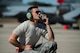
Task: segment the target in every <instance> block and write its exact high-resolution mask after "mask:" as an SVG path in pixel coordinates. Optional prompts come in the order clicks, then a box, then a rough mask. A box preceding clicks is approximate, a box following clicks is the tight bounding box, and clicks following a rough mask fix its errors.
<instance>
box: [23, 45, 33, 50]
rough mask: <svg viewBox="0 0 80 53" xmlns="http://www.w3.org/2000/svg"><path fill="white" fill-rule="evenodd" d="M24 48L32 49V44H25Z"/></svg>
mask: <svg viewBox="0 0 80 53" xmlns="http://www.w3.org/2000/svg"><path fill="white" fill-rule="evenodd" d="M24 50H32V46H31V45H25V48H24Z"/></svg>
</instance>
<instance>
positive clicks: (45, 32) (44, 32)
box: [41, 29, 48, 39]
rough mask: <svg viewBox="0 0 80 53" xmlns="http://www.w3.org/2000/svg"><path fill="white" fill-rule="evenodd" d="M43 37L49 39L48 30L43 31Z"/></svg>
mask: <svg viewBox="0 0 80 53" xmlns="http://www.w3.org/2000/svg"><path fill="white" fill-rule="evenodd" d="M41 35H42V36H43V37H44V38H46V39H48V32H47V30H46V29H45V30H44V29H43V30H42V33H41Z"/></svg>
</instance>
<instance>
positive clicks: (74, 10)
mask: <svg viewBox="0 0 80 53" xmlns="http://www.w3.org/2000/svg"><path fill="white" fill-rule="evenodd" d="M79 5H80V4H79V3H63V4H59V5H56V4H55V5H53V6H51V7H49V6H48V7H45V6H44V7H43V6H42V7H41V6H39V8H40V9H41V10H42V11H44V12H43V13H45V14H47V15H48V17H49V22H50V24H55V23H60V24H63V25H65V24H67V25H69V26H70V27H72V25H73V24H74V23H79V22H78V20H79V19H80V11H79V9H80V8H79V7H80V6H79ZM29 7H30V6H29V5H23V4H21V3H19V4H18V5H17V4H16V3H15V4H14V5H6V7H5V8H4V11H2V12H1V14H2V17H16V18H18V21H19V22H23V21H25V20H27V18H26V12H27V9H28V8H29Z"/></svg>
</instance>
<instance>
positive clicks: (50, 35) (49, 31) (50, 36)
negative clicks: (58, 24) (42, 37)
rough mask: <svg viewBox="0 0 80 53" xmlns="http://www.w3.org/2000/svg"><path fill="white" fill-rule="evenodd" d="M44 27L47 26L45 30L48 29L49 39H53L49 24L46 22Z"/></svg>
mask: <svg viewBox="0 0 80 53" xmlns="http://www.w3.org/2000/svg"><path fill="white" fill-rule="evenodd" d="M46 27H47V31H48V37H49V40H54V33H53V31H52V29H51V27H50V24H47V25H46Z"/></svg>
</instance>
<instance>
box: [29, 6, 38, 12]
mask: <svg viewBox="0 0 80 53" xmlns="http://www.w3.org/2000/svg"><path fill="white" fill-rule="evenodd" d="M33 8H38V6H31V7H29V8H28V11H31V10H32V9H33Z"/></svg>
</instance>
